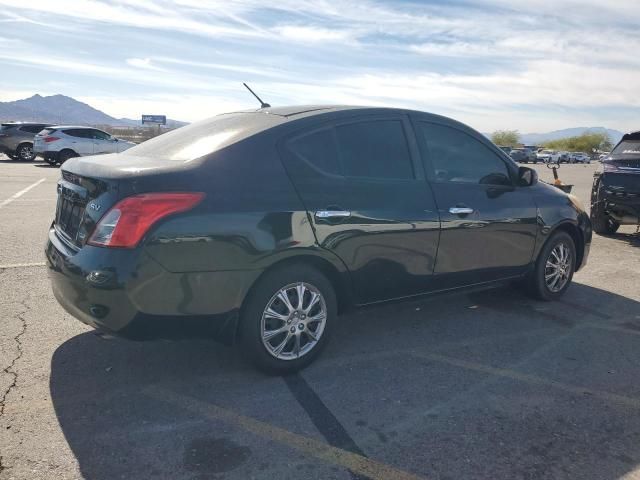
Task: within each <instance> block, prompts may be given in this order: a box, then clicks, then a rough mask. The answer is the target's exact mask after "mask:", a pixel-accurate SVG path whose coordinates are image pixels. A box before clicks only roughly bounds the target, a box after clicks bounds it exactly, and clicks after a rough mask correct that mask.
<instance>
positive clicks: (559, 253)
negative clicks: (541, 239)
mask: <svg viewBox="0 0 640 480" xmlns="http://www.w3.org/2000/svg"><path fill="white" fill-rule="evenodd" d="M572 268H573V263H572V258H571V249H570V248H569V247H568V246H567V245H566V244H565V243H558V244H557V245H556V246H555V247H553V250H551V253H550V254H549V257H548V258H547V263H546V265H545V269H544V281H545V284H546V286H547V288H548V289H549V291H551V292H553V293H557V292H559V291H561V290H562V289H563V288H564V287H565V285H566V284H567V282H568V281H569V278H570V277H571V273H572V272H571V270H572Z"/></svg>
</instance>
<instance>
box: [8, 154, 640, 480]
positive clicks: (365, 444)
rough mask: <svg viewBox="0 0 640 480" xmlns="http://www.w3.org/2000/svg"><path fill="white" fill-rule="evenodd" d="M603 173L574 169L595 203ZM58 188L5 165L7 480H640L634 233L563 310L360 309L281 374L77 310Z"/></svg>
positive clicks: (556, 306) (529, 306)
mask: <svg viewBox="0 0 640 480" xmlns="http://www.w3.org/2000/svg"><path fill="white" fill-rule="evenodd" d="M596 166H597V164H596V163H594V164H591V165H566V166H562V169H561V171H560V176H561V178H562V179H563V180H564V181H565V182H567V183H574V184H575V188H574V192H575V193H576V194H577V195H578V196H579V197H580V198H581V199H582V201H583V203H585V204H586V205H587V204H588V200H589V191H590V184H591V177H592V172H593V170H594V169H595V168H596ZM536 168H537V169H538V170H539V172H540V176H541V178H543V179H547V180H548V179H550V178H551V172H550V170H547V169H546V168H545V167H544V166H537V167H536ZM58 175H59V171H58V169H57V168H51V167H49V166H48V165H46V166H45V164H44V163H42V162H34V163H18V162H11V161H8V160H6V157H0V246H1V248H0V292H1V293H0V312H1V321H2V323H1V325H2V327H1V328H0V347H1V348H0V368H1V369H2V373H1V375H0V395H2V397H1V400H2V403H1V404H0V414H1V420H0V461H1V464H0V478H1V479H2V480H8V479H76V478H87V479H96V480H112V479H119V478H132V479H146V478H158V479H162V478H171V479H190V480H196V479H197V480H204V479H217V478H225V479H249V478H268V479H270V478H280V479H304V478H322V479H334V478H335V479H353V478H357V479H361V478H374V479H380V478H389V479H416V478H424V479H459V478H465V479H467V478H473V479H476V478H477V479H542V478H576V479H614V478H640V383H639V382H638V372H639V371H640V348H639V347H640V290H639V288H638V287H639V285H640V281H639V280H640V235H638V234H636V233H635V228H630V227H624V228H621V230H620V233H618V234H616V235H615V236H611V237H601V236H595V237H594V241H593V244H592V249H591V255H590V258H589V264H588V265H587V267H586V268H585V269H584V270H583V271H581V272H579V273H578V274H576V276H575V277H574V285H573V286H572V287H571V288H570V289H569V291H568V292H567V295H566V296H565V298H564V299H563V300H562V301H561V302H558V303H543V302H536V301H533V300H530V299H529V298H527V297H525V296H523V295H522V294H520V293H519V292H518V291H517V290H514V289H512V288H499V289H493V290H490V291H484V292H474V293H467V294H462V295H455V296H454V295H448V296H441V297H434V298H430V299H424V300H420V301H413V302H411V303H404V304H394V305H387V306H381V307H377V308H371V309H366V310H362V311H358V312H354V313H351V314H348V315H344V316H342V317H340V324H339V326H338V327H337V329H336V331H335V333H334V335H335V336H334V338H333V339H332V342H331V344H330V345H329V346H328V348H327V350H326V351H325V352H324V354H323V356H322V357H321V358H320V359H319V360H318V361H317V362H315V363H314V364H313V365H312V366H311V367H310V368H308V369H306V370H304V371H303V372H302V373H301V374H297V375H294V376H291V377H287V378H277V377H267V376H264V375H262V374H260V373H257V372H256V371H254V370H253V369H252V368H251V367H250V366H248V365H246V364H245V363H244V362H243V361H242V359H241V357H240V355H239V354H238V352H237V351H236V350H234V349H232V348H228V347H224V346H222V345H219V344H217V343H213V342H208V341H195V340H194V341H181V342H163V341H156V342H146V343H136V342H129V341H124V340H119V339H108V338H104V337H102V336H98V335H96V334H95V333H94V332H93V331H92V330H91V329H89V328H88V327H85V326H83V325H82V324H81V323H79V322H78V321H76V320H75V319H73V318H72V317H70V316H69V315H68V314H66V313H65V312H64V311H63V310H62V309H61V307H59V306H58V304H57V303H56V301H55V300H54V298H53V295H52V293H51V291H50V288H49V283H48V279H47V276H46V270H45V267H44V266H43V265H44V264H43V261H44V259H43V251H42V250H43V245H44V241H45V237H46V232H47V228H48V226H49V223H50V221H51V219H52V216H53V212H54V209H55V183H56V181H57V178H58Z"/></svg>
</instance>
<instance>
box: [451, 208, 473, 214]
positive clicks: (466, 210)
mask: <svg viewBox="0 0 640 480" xmlns="http://www.w3.org/2000/svg"><path fill="white" fill-rule="evenodd" d="M449 213H452V214H453V215H469V214H470V213H473V208H469V207H451V208H450V209H449Z"/></svg>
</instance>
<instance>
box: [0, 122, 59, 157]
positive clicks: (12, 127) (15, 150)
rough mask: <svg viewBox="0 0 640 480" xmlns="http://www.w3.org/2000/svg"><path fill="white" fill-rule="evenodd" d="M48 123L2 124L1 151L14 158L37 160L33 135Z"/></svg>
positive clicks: (0, 132)
mask: <svg viewBox="0 0 640 480" xmlns="http://www.w3.org/2000/svg"><path fill="white" fill-rule="evenodd" d="M48 126H49V124H46V123H26V122H23V123H18V122H10V123H3V124H1V125H0V153H5V154H6V155H8V156H9V157H10V158H12V159H14V160H23V161H26V162H31V161H33V160H35V158H36V154H35V152H34V151H33V137H35V135H36V134H37V133H39V132H40V131H41V130H43V129H44V128H46V127H48Z"/></svg>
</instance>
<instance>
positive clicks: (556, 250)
mask: <svg viewBox="0 0 640 480" xmlns="http://www.w3.org/2000/svg"><path fill="white" fill-rule="evenodd" d="M575 267H576V246H575V243H574V242H573V238H571V236H570V235H569V234H568V233H566V232H556V233H555V234H553V236H552V237H551V238H549V240H548V241H547V243H546V244H545V245H544V247H543V248H542V250H541V251H540V254H539V255H538V259H537V260H536V265H535V269H534V271H533V272H531V274H530V277H529V279H528V280H529V281H528V283H529V285H528V286H529V292H530V293H531V294H532V295H533V296H534V297H536V298H538V299H540V300H547V301H548V300H556V299H558V298H560V297H561V296H562V295H564V293H565V292H566V291H567V288H569V285H570V284H571V280H572V279H573V273H574V271H575Z"/></svg>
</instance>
